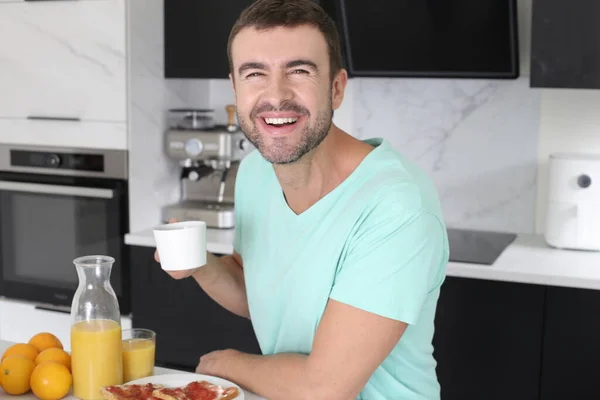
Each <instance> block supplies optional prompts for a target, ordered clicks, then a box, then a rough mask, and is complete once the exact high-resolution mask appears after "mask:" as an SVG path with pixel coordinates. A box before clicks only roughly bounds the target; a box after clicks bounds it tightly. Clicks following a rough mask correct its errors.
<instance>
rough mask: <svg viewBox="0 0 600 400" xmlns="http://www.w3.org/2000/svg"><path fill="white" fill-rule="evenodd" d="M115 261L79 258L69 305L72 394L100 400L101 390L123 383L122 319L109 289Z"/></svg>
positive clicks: (108, 258)
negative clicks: (71, 301)
mask: <svg viewBox="0 0 600 400" xmlns="http://www.w3.org/2000/svg"><path fill="white" fill-rule="evenodd" d="M114 261H115V260H114V258H112V257H108V256H86V257H80V258H78V259H76V260H74V261H73V262H74V263H75V266H76V267H77V274H78V276H79V286H78V288H77V291H76V292H75V295H74V297H73V303H72V305H71V318H72V325H71V369H72V375H73V394H74V395H75V397H78V398H80V399H82V400H101V399H102V398H103V397H102V394H101V393H100V389H101V388H102V387H103V386H109V385H120V384H122V383H123V358H122V357H123V356H122V354H123V348H122V347H123V346H122V338H121V315H120V311H119V303H118V301H117V296H116V295H115V292H114V291H113V289H112V286H111V285H110V271H111V268H112V264H113V263H114Z"/></svg>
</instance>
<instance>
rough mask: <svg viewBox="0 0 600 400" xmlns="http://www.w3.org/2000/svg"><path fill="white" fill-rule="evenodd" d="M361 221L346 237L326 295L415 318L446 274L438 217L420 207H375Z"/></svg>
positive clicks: (402, 318)
mask: <svg viewBox="0 0 600 400" xmlns="http://www.w3.org/2000/svg"><path fill="white" fill-rule="evenodd" d="M378 214H381V216H378ZM363 225H364V227H362V228H361V229H359V230H358V231H357V233H356V235H354V238H353V239H351V242H350V244H349V249H348V252H347V256H346V258H345V260H344V261H343V263H342V264H341V266H340V268H339V269H338V271H337V276H336V279H335V282H334V285H333V288H332V291H331V294H330V298H332V299H334V300H337V301H339V302H342V303H345V304H348V305H351V306H354V307H357V308H360V309H363V310H365V311H369V312H372V313H375V314H378V315H381V316H384V317H387V318H391V319H395V320H400V321H403V322H406V323H407V324H416V323H417V322H418V319H419V315H420V312H421V309H422V308H423V305H424V304H425V301H426V299H427V296H428V294H429V293H430V292H432V291H434V290H435V289H437V288H438V287H439V286H440V285H441V284H442V282H443V279H444V276H445V266H446V262H447V256H448V252H447V248H448V247H447V236H446V230H445V227H444V225H443V223H442V222H441V221H440V220H439V219H438V218H437V217H436V216H435V215H433V214H431V213H429V212H426V211H423V210H415V211H412V212H409V213H406V212H404V213H390V212H389V210H388V211H387V212H384V211H380V212H379V213H377V212H375V213H374V214H373V215H371V216H370V217H369V218H368V219H367V221H365V223H364V224H363Z"/></svg>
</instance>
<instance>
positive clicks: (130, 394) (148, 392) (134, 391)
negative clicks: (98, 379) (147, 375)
mask: <svg viewBox="0 0 600 400" xmlns="http://www.w3.org/2000/svg"><path fill="white" fill-rule="evenodd" d="M163 387H164V386H163V385H155V384H152V383H147V384H145V385H113V386H106V387H103V388H101V389H100V392H101V393H102V396H103V397H104V398H105V399H106V400H152V397H153V393H154V391H155V390H160V389H162V388H163Z"/></svg>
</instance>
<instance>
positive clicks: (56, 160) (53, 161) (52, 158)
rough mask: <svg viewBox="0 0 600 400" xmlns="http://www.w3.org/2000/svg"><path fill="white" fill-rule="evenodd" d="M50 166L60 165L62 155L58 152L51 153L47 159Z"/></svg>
mask: <svg viewBox="0 0 600 400" xmlns="http://www.w3.org/2000/svg"><path fill="white" fill-rule="evenodd" d="M46 162H47V163H48V166H49V167H59V166H60V162H61V160H60V156H59V155H58V154H51V155H49V156H48V159H47V160H46Z"/></svg>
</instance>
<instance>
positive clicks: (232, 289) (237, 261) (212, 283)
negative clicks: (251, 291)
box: [154, 250, 250, 318]
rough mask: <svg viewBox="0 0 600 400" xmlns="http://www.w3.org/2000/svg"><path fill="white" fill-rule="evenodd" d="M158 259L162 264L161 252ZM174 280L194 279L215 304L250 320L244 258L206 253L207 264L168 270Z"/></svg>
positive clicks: (236, 254)
mask: <svg viewBox="0 0 600 400" xmlns="http://www.w3.org/2000/svg"><path fill="white" fill-rule="evenodd" d="M154 259H155V260H156V261H157V262H160V257H159V255H158V251H156V252H155V253H154ZM166 272H167V273H168V274H169V275H170V276H171V277H172V278H174V279H184V278H188V277H190V276H192V277H194V279H195V280H196V282H198V284H199V285H200V287H202V289H203V290H204V291H205V292H206V293H207V294H208V295H209V296H210V297H212V299H213V300H214V301H216V302H217V303H219V304H220V305H221V306H222V307H224V308H226V309H227V310H229V311H231V312H232V313H234V314H237V315H239V316H241V317H246V318H250V312H249V311H248V299H247V297H246V285H245V281H244V269H243V262H242V257H241V256H240V255H239V254H238V253H237V252H236V251H235V250H234V252H233V255H231V256H223V257H217V256H215V255H214V254H211V253H208V252H207V253H206V264H205V265H204V266H202V267H199V268H196V269H193V270H184V271H166Z"/></svg>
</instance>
